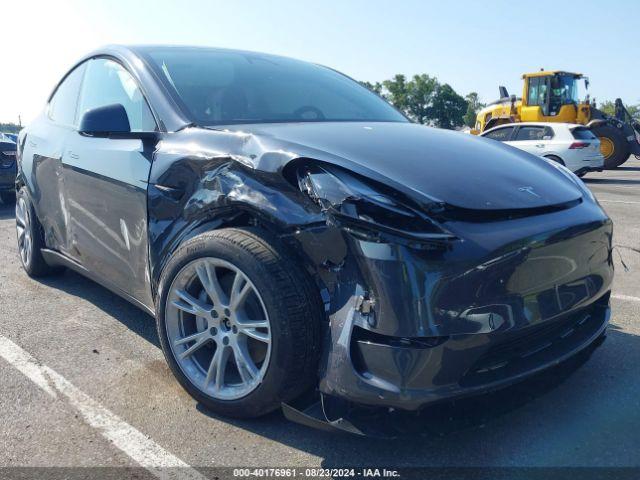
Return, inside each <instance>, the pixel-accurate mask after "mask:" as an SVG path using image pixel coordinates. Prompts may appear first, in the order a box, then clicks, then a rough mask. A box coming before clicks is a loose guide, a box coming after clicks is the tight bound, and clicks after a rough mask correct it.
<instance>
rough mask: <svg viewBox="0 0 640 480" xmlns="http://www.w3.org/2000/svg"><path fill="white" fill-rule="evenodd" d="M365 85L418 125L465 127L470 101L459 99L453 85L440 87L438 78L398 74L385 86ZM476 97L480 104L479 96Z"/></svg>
mask: <svg viewBox="0 0 640 480" xmlns="http://www.w3.org/2000/svg"><path fill="white" fill-rule="evenodd" d="M361 83H362V85H364V86H365V87H367V88H368V89H370V90H371V91H374V92H376V93H378V94H379V95H381V96H382V97H384V98H385V99H386V100H387V101H388V102H389V103H391V104H392V105H393V106H394V107H396V108H397V109H398V110H400V111H401V112H403V113H404V114H405V115H406V116H407V117H409V118H410V119H411V120H413V121H415V122H418V123H422V124H427V125H433V126H436V127H440V128H456V127H460V126H462V125H463V124H464V115H465V113H466V112H467V100H465V99H464V98H463V97H461V96H460V95H458V94H457V93H456V92H455V90H454V89H453V88H452V87H451V85H449V84H446V83H445V84H440V83H439V82H438V79H437V78H436V77H431V76H429V75H427V74H424V73H423V74H421V75H414V76H413V77H412V78H411V79H410V80H408V79H407V77H406V76H404V75H402V74H397V75H395V76H394V77H393V78H391V79H389V80H385V81H383V82H382V83H380V82H376V83H371V82H361ZM473 95H475V98H476V103H478V102H477V94H473ZM478 105H479V103H478Z"/></svg>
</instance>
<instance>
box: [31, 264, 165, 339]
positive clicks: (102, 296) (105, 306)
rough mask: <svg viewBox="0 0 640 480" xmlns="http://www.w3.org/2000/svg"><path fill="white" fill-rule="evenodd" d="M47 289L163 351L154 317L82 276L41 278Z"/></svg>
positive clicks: (64, 275) (74, 273)
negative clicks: (72, 299)
mask: <svg viewBox="0 0 640 480" xmlns="http://www.w3.org/2000/svg"><path fill="white" fill-rule="evenodd" d="M38 281H39V282H40V283H42V284H44V285H47V286H49V287H51V288H55V289H57V290H62V291H63V292H65V293H67V294H69V295H73V296H74V297H78V298H82V299H83V300H86V301H89V302H91V303H92V304H93V305H95V306H96V307H97V308H99V309H100V310H102V311H103V312H104V313H106V314H107V315H109V316H111V317H113V318H114V319H116V320H117V321H119V322H120V323H122V324H123V325H124V326H125V327H127V328H128V329H129V330H131V331H132V332H134V333H136V334H137V335H139V336H140V337H142V338H144V339H145V340H146V341H147V342H149V343H151V344H152V345H154V346H156V347H158V348H160V341H159V340H158V334H157V332H156V323H155V320H154V319H153V317H151V316H150V315H148V314H147V313H146V312H144V311H142V310H140V309H139V308H137V307H135V306H134V305H132V304H131V303H129V302H127V301H126V300H124V299H123V298H121V297H119V296H118V295H116V294H115V293H112V292H111V291H110V290H108V289H107V288H105V287H103V286H102V285H99V284H98V283H96V282H94V281H92V280H90V279H88V278H85V277H83V276H82V275H80V274H78V273H76V272H74V271H72V270H66V271H65V272H64V273H63V274H61V275H55V276H53V277H44V278H39V279H38Z"/></svg>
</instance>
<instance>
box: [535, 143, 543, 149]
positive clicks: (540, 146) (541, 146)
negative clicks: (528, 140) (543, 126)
mask: <svg viewBox="0 0 640 480" xmlns="http://www.w3.org/2000/svg"><path fill="white" fill-rule="evenodd" d="M536 147H538V148H544V143H538V144H537V145H536Z"/></svg>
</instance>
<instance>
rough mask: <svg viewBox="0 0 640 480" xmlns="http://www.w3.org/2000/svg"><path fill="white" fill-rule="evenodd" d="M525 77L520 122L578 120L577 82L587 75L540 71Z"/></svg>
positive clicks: (571, 121)
mask: <svg viewBox="0 0 640 480" xmlns="http://www.w3.org/2000/svg"><path fill="white" fill-rule="evenodd" d="M523 78H524V92H523V95H522V110H521V113H520V117H521V121H523V122H567V123H575V121H576V117H577V115H578V108H579V105H580V99H579V94H578V81H579V80H580V79H581V78H584V77H583V76H582V75H581V74H579V73H569V72H545V71H540V72H536V73H530V74H525V75H523ZM586 84H587V82H586V79H585V85H586Z"/></svg>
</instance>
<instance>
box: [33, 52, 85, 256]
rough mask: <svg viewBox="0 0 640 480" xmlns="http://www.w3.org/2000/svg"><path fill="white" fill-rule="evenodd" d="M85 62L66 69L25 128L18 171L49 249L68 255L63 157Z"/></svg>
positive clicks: (71, 129)
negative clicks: (43, 110)
mask: <svg viewBox="0 0 640 480" xmlns="http://www.w3.org/2000/svg"><path fill="white" fill-rule="evenodd" d="M85 68H86V64H84V63H83V64H81V65H80V66H78V67H76V68H74V69H73V70H72V71H71V72H69V73H68V74H67V75H66V77H65V78H64V79H63V80H62V82H61V83H60V84H59V85H58V87H57V89H56V91H55V92H54V94H53V96H52V97H51V99H50V101H49V103H48V105H47V108H46V111H45V113H43V114H42V115H41V116H40V117H38V118H37V119H36V120H34V121H33V122H32V123H31V125H29V127H28V133H27V134H26V138H25V139H24V146H23V148H22V155H21V163H22V166H21V170H22V171H23V172H25V177H26V178H25V179H24V181H25V182H26V184H27V186H28V189H29V193H30V195H31V200H32V202H33V204H34V207H35V209H36V212H37V214H38V219H39V220H40V223H41V224H42V227H43V230H44V234H45V239H46V244H47V246H48V247H49V248H52V249H55V250H58V251H60V252H63V253H65V254H69V251H70V242H69V237H68V232H69V230H68V210H67V205H66V195H65V189H64V178H63V174H62V157H63V153H64V145H65V142H66V141H67V139H68V137H69V136H70V135H72V134H73V133H74V132H75V128H76V110H77V103H78V95H79V92H80V86H81V84H82V78H83V75H84V69H85Z"/></svg>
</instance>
